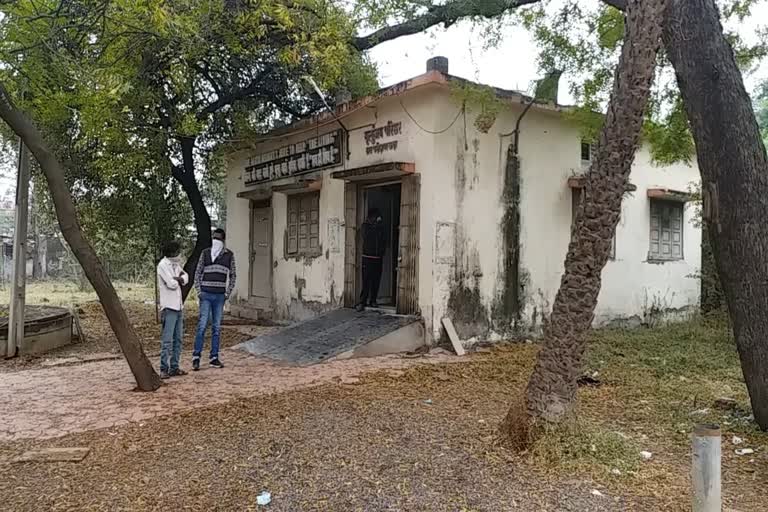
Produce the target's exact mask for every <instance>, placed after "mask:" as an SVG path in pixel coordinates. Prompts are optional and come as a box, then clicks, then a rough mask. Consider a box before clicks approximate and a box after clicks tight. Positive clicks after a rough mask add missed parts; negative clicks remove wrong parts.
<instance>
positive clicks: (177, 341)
mask: <svg viewBox="0 0 768 512" xmlns="http://www.w3.org/2000/svg"><path fill="white" fill-rule="evenodd" d="M180 252H181V247H180V245H179V244H178V242H169V243H168V244H166V246H165V247H164V248H163V256H164V257H163V259H162V260H160V263H158V264H157V289H158V291H159V295H160V319H161V323H162V335H161V340H162V345H161V348H160V377H161V378H163V379H167V378H169V377H177V376H182V375H186V374H187V372H185V371H184V370H182V369H181V368H179V358H180V357H181V340H182V338H183V336H184V312H183V303H182V300H181V287H182V286H184V285H185V284H187V282H189V276H188V275H187V273H186V272H184V269H183V268H182V266H181V257H180V256H179V253H180ZM169 359H170V361H169Z"/></svg>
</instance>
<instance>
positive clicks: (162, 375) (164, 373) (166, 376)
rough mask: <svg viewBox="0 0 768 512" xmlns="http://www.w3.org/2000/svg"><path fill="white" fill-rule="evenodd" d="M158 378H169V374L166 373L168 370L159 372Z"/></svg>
mask: <svg viewBox="0 0 768 512" xmlns="http://www.w3.org/2000/svg"><path fill="white" fill-rule="evenodd" d="M160 378H161V379H163V380H166V379H170V378H171V374H170V373H168V372H160Z"/></svg>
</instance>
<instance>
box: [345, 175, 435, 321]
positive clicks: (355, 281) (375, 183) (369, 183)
mask: <svg viewBox="0 0 768 512" xmlns="http://www.w3.org/2000/svg"><path fill="white" fill-rule="evenodd" d="M396 184H399V185H400V187H401V195H400V204H399V205H398V208H402V202H403V198H402V187H403V178H392V177H391V176H390V177H387V178H382V179H378V180H376V179H374V180H360V181H353V182H347V183H345V186H346V187H350V188H353V189H354V192H352V196H353V198H354V199H353V200H354V205H353V206H352V208H350V206H349V205H345V210H354V212H350V213H351V215H347V216H346V222H349V221H350V220H351V219H354V222H355V225H354V227H353V229H349V226H347V229H346V233H347V236H350V235H351V236H354V237H355V242H354V244H352V245H351V247H349V245H348V242H345V245H347V246H348V249H353V250H352V251H350V250H346V251H345V261H344V263H345V265H344V273H345V275H344V282H345V285H353V286H354V290H353V291H352V293H349V292H350V290H345V293H344V297H345V306H346V307H354V305H355V304H356V303H357V300H358V297H360V291H361V290H360V287H361V286H362V282H361V280H360V279H359V274H360V262H359V261H358V260H359V259H360V258H359V255H360V252H361V245H362V240H361V239H360V237H359V236H358V232H359V226H360V225H361V224H362V223H363V221H364V220H365V208H364V207H363V206H364V191H365V189H368V188H376V187H382V186H386V185H396ZM350 192H351V191H350ZM347 199H352V198H351V197H349V196H348V195H346V194H345V200H347ZM419 208H421V205H419ZM400 222H401V223H402V222H403V219H402V218H401V219H400ZM398 229H401V228H400V227H399V228H398ZM400 243H402V237H400ZM416 245H417V246H418V245H419V244H418V240H416ZM393 251H395V252H396V256H395V262H396V264H397V265H398V267H399V265H400V247H399V246H398V247H394V248H393ZM350 258H351V259H353V261H352V262H350V261H349V259H350ZM418 260H419V258H418V257H417V264H418ZM350 263H351V264H350ZM397 270H398V271H397V273H396V276H397V279H396V281H395V286H396V289H397V290H399V289H400V286H399V285H400V279H401V275H402V273H401V272H400V269H399V268H398V269H397ZM350 272H354V275H351V276H350V275H349V273H350ZM416 293H417V295H418V288H417V291H416ZM393 300H394V302H395V307H396V308H397V297H394V298H393ZM415 302H418V296H417V297H415Z"/></svg>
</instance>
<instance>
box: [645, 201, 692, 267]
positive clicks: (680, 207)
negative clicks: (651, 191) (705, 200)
mask: <svg viewBox="0 0 768 512" xmlns="http://www.w3.org/2000/svg"><path fill="white" fill-rule="evenodd" d="M661 207H664V208H666V209H668V210H669V211H677V212H679V219H678V220H679V222H680V226H679V232H680V254H679V256H674V245H675V243H674V232H675V229H674V227H673V226H672V222H673V220H675V219H672V218H671V217H670V219H669V222H670V227H669V228H668V231H669V240H670V241H669V245H670V256H664V255H663V254H662V253H663V249H662V244H663V239H664V231H665V229H664V226H663V215H664V214H663V211H662V212H659V213H658V214H657V215H656V214H655V210H656V209H658V208H661ZM654 217H659V220H658V224H659V227H658V231H659V235H658V242H657V243H658V246H659V248H658V250H657V251H656V252H654V250H653V244H654V238H653V232H654ZM684 260H685V203H683V202H680V201H671V200H668V199H660V198H654V197H651V198H649V199H648V261H649V262H651V263H671V262H675V261H684Z"/></svg>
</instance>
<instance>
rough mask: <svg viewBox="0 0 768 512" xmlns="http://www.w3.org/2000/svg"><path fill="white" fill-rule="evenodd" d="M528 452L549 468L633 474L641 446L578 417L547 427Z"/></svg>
mask: <svg viewBox="0 0 768 512" xmlns="http://www.w3.org/2000/svg"><path fill="white" fill-rule="evenodd" d="M530 453H531V456H532V458H533V460H534V462H536V463H538V464H542V465H543V466H545V467H548V468H552V469H557V470H558V471H566V472H570V471H585V472H588V473H597V474H598V475H600V476H602V475H608V474H614V475H615V476H618V475H617V473H616V472H617V470H618V472H619V474H620V475H626V474H628V473H633V472H635V471H637V469H638V467H639V464H640V448H639V447H638V446H637V445H636V444H635V443H634V442H633V441H632V440H631V439H630V438H629V437H628V436H626V435H624V434H623V433H621V432H615V431H610V430H607V429H606V428H605V427H603V426H601V425H598V424H595V423H593V422H591V421H589V420H586V419H584V418H578V417H574V418H571V419H569V420H568V421H566V422H563V423H561V424H559V425H556V426H548V427H546V430H545V431H544V433H543V434H542V435H541V437H539V438H538V439H537V440H536V441H535V442H534V444H533V446H532V447H531V450H530Z"/></svg>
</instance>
